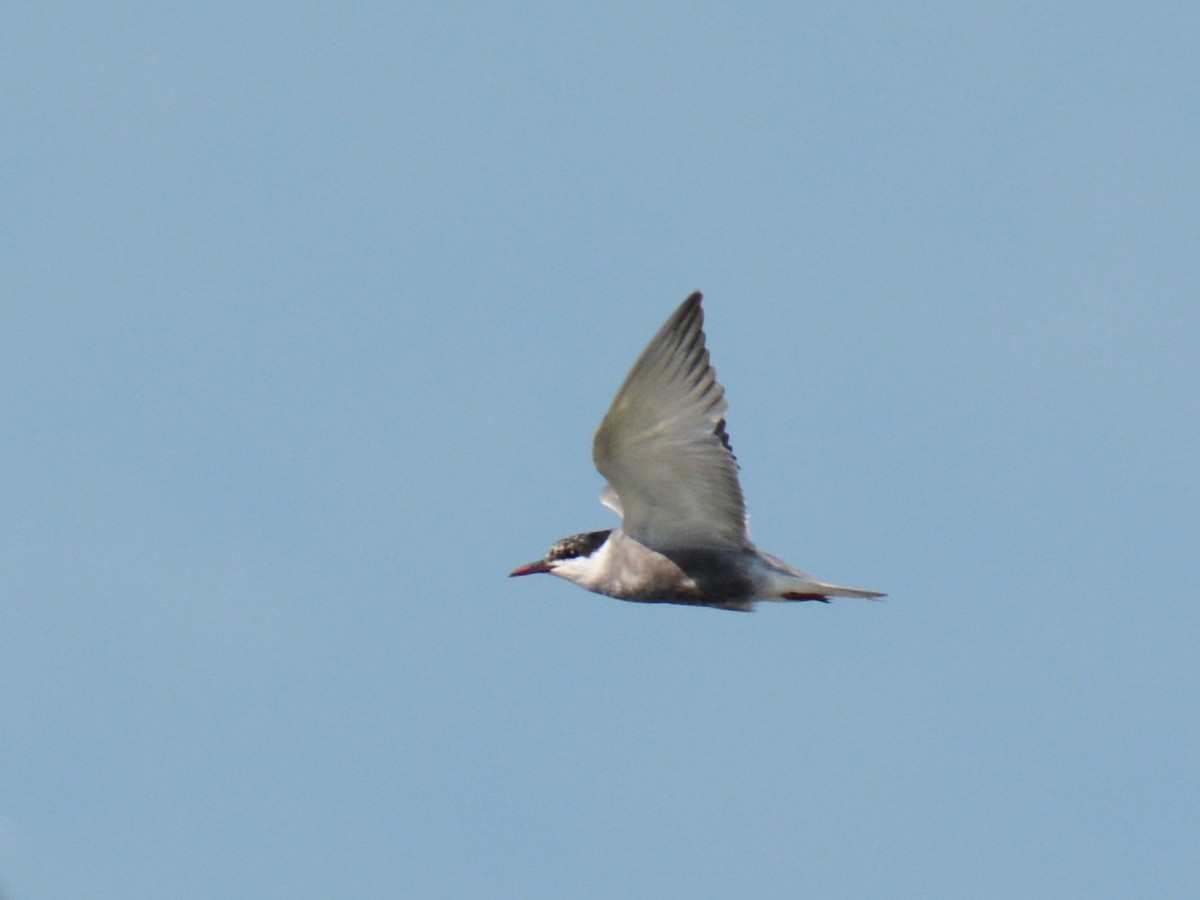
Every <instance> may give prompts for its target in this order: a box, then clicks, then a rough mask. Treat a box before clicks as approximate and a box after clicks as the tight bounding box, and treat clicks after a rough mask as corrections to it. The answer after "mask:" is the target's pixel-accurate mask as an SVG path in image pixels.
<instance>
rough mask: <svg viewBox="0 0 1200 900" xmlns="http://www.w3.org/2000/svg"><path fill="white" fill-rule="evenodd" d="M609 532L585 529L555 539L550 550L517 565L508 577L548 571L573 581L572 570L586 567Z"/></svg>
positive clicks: (610, 532) (609, 530)
mask: <svg viewBox="0 0 1200 900" xmlns="http://www.w3.org/2000/svg"><path fill="white" fill-rule="evenodd" d="M610 534H612V529H611V528H609V529H605V530H604V531H585V532H583V533H582V534H573V535H571V536H570V537H565V538H563V539H562V540H561V541H557V542H556V543H555V544H554V546H553V547H551V548H550V552H549V553H547V554H546V555H545V556H543V557H542V558H541V559H539V560H537V561H536V562H531V563H526V564H525V565H523V566H518V567H517V568H515V569H513V570H512V571H511V572H509V573H508V577H509V578H512V577H514V576H517V575H536V574H537V573H538V572H549V573H550V574H551V575H557V576H558V577H560V578H566V579H567V580H568V581H573V580H575V579H574V578H572V577H571V575H572V574H573V573H574V571H575V570H576V569H579V568H581V567H582V568H586V567H587V562H586V561H587V560H588V559H589V557H591V556H592V554H594V553H595V552H596V551H597V550H599V549H600V547H601V546H602V545H603V544H604V542H605V541H606V540H608V536H609V535H610Z"/></svg>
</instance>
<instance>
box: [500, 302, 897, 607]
mask: <svg viewBox="0 0 1200 900" xmlns="http://www.w3.org/2000/svg"><path fill="white" fill-rule="evenodd" d="M700 300H701V295H700V293H699V292H698V291H697V292H696V293H694V294H692V295H691V296H690V297H688V298H687V299H686V300H684V301H683V303H682V304H681V305H680V306H679V308H678V309H677V310H675V312H674V313H673V314H672V315H671V317H670V318H669V319H667V321H666V323H665V324H664V325H663V327H662V328H660V329H659V331H658V334H656V335H655V336H654V338H653V339H652V340H651V341H650V343H649V345H647V347H646V349H645V350H643V351H642V355H641V356H640V357H638V360H637V362H635V363H634V364H633V368H632V369H631V370H630V371H629V374H628V375H627V376H626V377H625V383H624V384H622V385H621V389H620V390H618V391H617V396H616V399H614V400H613V402H612V406H611V407H610V408H609V410H608V414H607V415H606V416H605V417H604V421H603V422H601V423H600V428H599V429H598V430H597V431H596V437H595V439H594V441H593V442H592V459H593V460H594V461H595V463H596V468H597V469H598V470H599V471H600V474H601V475H603V476H604V477H605V478H606V479H608V484H607V485H606V486H605V488H604V491H603V493H601V495H600V502H601V503H603V504H604V505H605V506H607V507H609V508H610V509H612V510H613V511H614V512H616V513H617V515H619V516H621V518H622V527H621V528H613V529H609V530H605V531H589V532H584V533H582V534H573V535H571V536H570V537H565V538H563V539H562V540H560V541H558V542H557V543H556V544H555V545H554V546H553V547H551V548H550V552H549V553H547V554H546V555H545V556H544V557H542V558H541V559H539V560H537V561H536V562H531V563H528V564H527V565H523V566H520V567H519V568H517V569H514V570H513V571H512V573H510V575H511V576H517V575H533V574H535V573H538V572H549V573H550V574H551V575H557V576H558V577H559V578H565V579H566V580H567V581H570V582H572V583H574V584H577V585H579V586H580V587H582V588H586V589H587V590H589V591H593V592H595V593H597V594H607V595H608V596H610V597H616V598H618V599H621V600H631V601H634V602H638V603H678V604H684V605H687V606H709V607H713V608H716V609H730V610H739V611H743V612H749V611H750V610H751V609H752V608H753V606H754V603H755V601H756V600H820V601H822V602H826V603H828V602H829V598H830V597H864V598H878V597H882V596H884V595H883V594H881V593H878V592H876V591H866V590H861V589H859V588H849V587H841V586H840V585H836V584H826V583H824V582H821V581H816V580H814V579H813V578H810V577H809V576H808V575H806V574H804V573H803V572H801V571H800V570H799V569H796V568H793V567H792V566H790V565H788V564H787V563H785V562H784V561H783V560H781V559H778V558H776V557H774V556H771V555H770V554H769V553H763V552H762V551H761V550H759V549H758V548H756V547H755V546H754V544H753V543H751V541H750V535H749V533H748V532H747V529H746V503H745V500H744V499H743V498H742V488H741V485H740V484H739V483H738V474H737V460H736V459H735V458H734V455H733V449H732V447H731V445H730V443H729V435H728V434H727V433H726V431H725V410H726V408H727V407H728V404H727V403H726V402H725V389H724V388H722V387H721V385H720V384H719V383H718V382H717V373H716V371H715V370H714V369H713V367H712V365H711V364H710V363H709V361H708V350H707V349H706V348H705V346H704V331H703V324H704V312H703V310H701V308H700Z"/></svg>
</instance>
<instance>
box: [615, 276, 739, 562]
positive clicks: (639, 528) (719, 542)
mask: <svg viewBox="0 0 1200 900" xmlns="http://www.w3.org/2000/svg"><path fill="white" fill-rule="evenodd" d="M700 299H701V295H700V294H699V292H697V293H695V294H692V295H691V296H690V297H688V298H687V299H686V300H684V301H683V303H682V304H681V305H680V307H679V309H677V310H675V312H674V313H673V314H672V316H671V318H669V319H668V320H667V322H666V324H665V325H663V327H662V328H661V329H659V332H658V334H656V335H655V336H654V339H653V340H651V341H650V343H649V345H648V346H647V347H646V349H645V350H643V351H642V355H641V356H640V357H638V361H637V362H636V363H634V364H633V368H632V369H631V370H630V372H629V374H628V375H627V376H626V377H625V383H624V384H622V385H621V389H620V390H619V391H617V396H616V399H614V400H613V403H612V406H611V407H610V408H609V410H608V415H606V416H605V417H604V421H603V422H601V423H600V428H599V429H598V430H597V431H596V438H595V440H594V441H593V443H592V459H593V460H595V463H596V468H597V469H599V470H600V474H601V475H603V476H604V477H605V478H607V479H608V481H609V484H610V485H611V486H612V488H613V489H614V490H615V491H616V493H617V495H618V497H619V498H620V503H619V505H620V507H621V508H622V509H623V510H624V513H623V515H624V526H623V527H624V530H625V532H626V533H627V534H628V535H629V536H630V537H632V538H634V539H635V540H637V541H639V542H640V543H642V544H644V545H645V546H647V547H651V548H653V549H670V548H671V547H720V548H738V549H740V548H741V547H744V546H746V545H747V543H748V538H747V535H746V504H745V501H744V500H743V499H742V489H741V486H740V485H739V484H738V477H737V461H736V460H735V459H734V456H733V451H732V449H731V448H730V445H729V436H728V435H727V434H726V433H725V409H726V407H727V405H728V404H726V402H725V391H724V389H723V388H722V387H721V385H720V384H718V383H717V373H716V371H714V369H713V367H712V366H711V365H709V362H708V350H706V349H705V346H704V331H703V330H702V326H703V324H704V313H703V311H702V310H701V308H700ZM606 505H612V504H606Z"/></svg>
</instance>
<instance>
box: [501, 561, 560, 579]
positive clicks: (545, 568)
mask: <svg viewBox="0 0 1200 900" xmlns="http://www.w3.org/2000/svg"><path fill="white" fill-rule="evenodd" d="M549 571H550V564H549V563H547V562H546V561H545V560H544V559H539V560H538V561H537V562H531V563H526V564H525V565H523V566H518V567H517V568H515V569H513V570H512V571H511V572H509V573H508V577H509V578H516V577H517V576H518V575H536V574H537V573H538V572H549Z"/></svg>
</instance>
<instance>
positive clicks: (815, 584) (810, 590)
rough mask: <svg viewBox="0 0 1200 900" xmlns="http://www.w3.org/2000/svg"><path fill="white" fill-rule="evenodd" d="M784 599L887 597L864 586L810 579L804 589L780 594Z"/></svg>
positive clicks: (875, 598) (866, 598) (870, 598)
mask: <svg viewBox="0 0 1200 900" xmlns="http://www.w3.org/2000/svg"><path fill="white" fill-rule="evenodd" d="M780 596H781V597H782V598H783V599H784V600H825V601H826V602H828V599H827V598H829V597H860V598H862V599H864V600H878V599H879V598H880V597H886V596H887V594H881V593H879V591H865V590H863V589H862V588H852V587H842V586H841V585H840V584H825V583H824V582H823V581H810V582H808V583H806V584H805V585H804V589H803V590H788V591H785V592H784V593H782V594H781V595H780Z"/></svg>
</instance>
